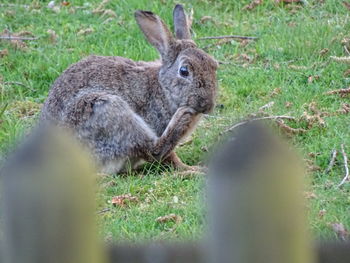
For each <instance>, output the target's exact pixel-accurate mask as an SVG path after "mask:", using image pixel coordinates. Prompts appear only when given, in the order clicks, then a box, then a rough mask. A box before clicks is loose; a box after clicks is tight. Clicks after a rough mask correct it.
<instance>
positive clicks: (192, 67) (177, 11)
mask: <svg viewBox="0 0 350 263" xmlns="http://www.w3.org/2000/svg"><path fill="white" fill-rule="evenodd" d="M135 18H136V21H137V23H138V24H139V26H140V28H141V30H142V32H143V33H144V35H145V36H146V38H147V40H148V41H149V42H150V43H151V44H152V45H153V46H154V47H155V48H156V49H157V50H158V52H159V53H160V56H161V58H162V66H161V68H160V71H159V76H158V82H159V84H160V85H161V87H162V88H163V90H164V91H165V94H166V96H167V97H168V99H169V101H170V103H171V105H172V107H173V109H174V110H175V109H176V108H178V107H181V106H189V107H191V108H193V109H194V110H195V111H197V112H198V113H208V112H210V111H211V110H212V109H213V107H214V105H215V97H216V91H217V80H216V69H217V66H218V64H217V62H216V61H215V59H213V58H212V57H211V56H209V55H208V54H206V53H205V52H204V51H202V50H201V49H199V48H197V46H196V44H195V43H194V42H193V41H192V40H191V35H190V28H189V25H188V19H187V16H186V14H185V12H184V9H183V7H182V6H181V5H176V6H175V8H174V11H173V19H174V29H175V37H174V36H173V34H172V33H171V32H170V30H169V29H168V27H167V26H166V25H165V24H164V22H163V21H162V20H161V19H160V18H159V17H158V16H156V15H155V14H153V13H152V12H149V11H136V12H135Z"/></svg>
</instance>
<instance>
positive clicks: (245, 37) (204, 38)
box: [197, 35, 259, 40]
mask: <svg viewBox="0 0 350 263" xmlns="http://www.w3.org/2000/svg"><path fill="white" fill-rule="evenodd" d="M225 38H236V39H259V38H258V37H248V36H239V35H227V36H209V37H200V38H197V40H206V39H225Z"/></svg>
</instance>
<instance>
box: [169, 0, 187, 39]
mask: <svg viewBox="0 0 350 263" xmlns="http://www.w3.org/2000/svg"><path fill="white" fill-rule="evenodd" d="M173 18H174V26H175V36H176V38H177V39H191V33H190V28H189V26H188V20H187V16H186V14H185V11H184V8H183V6H182V5H179V4H177V5H176V6H175V8H174V11H173Z"/></svg>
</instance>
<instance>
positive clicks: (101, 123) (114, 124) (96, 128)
mask: <svg viewBox="0 0 350 263" xmlns="http://www.w3.org/2000/svg"><path fill="white" fill-rule="evenodd" d="M73 109H79V111H78V114H81V115H82V116H77V117H76V118H75V119H77V120H79V124H78V125H77V126H76V127H77V129H78V136H79V137H80V139H81V140H82V141H83V142H84V143H86V144H87V145H88V146H89V148H90V149H91V150H92V152H93V154H94V156H95V157H96V159H97V161H98V164H99V168H100V170H101V171H102V172H105V173H118V172H120V171H123V170H125V169H126V168H127V167H131V168H134V166H136V165H137V164H139V163H140V162H141V161H142V159H144V157H145V156H147V154H148V149H150V148H152V147H153V145H154V144H155V142H156V141H157V139H158V137H157V136H156V134H155V132H154V131H153V130H152V129H151V128H150V127H149V126H148V125H147V124H146V123H145V121H144V120H143V119H142V118H141V117H140V116H139V115H138V114H136V113H135V112H134V111H133V110H132V109H131V108H130V106H129V105H128V103H126V102H125V101H124V100H123V99H122V98H120V97H119V96H116V95H111V94H106V93H89V94H85V95H84V96H81V97H80V98H79V99H78V101H77V102H76V103H75V106H74V107H73Z"/></svg>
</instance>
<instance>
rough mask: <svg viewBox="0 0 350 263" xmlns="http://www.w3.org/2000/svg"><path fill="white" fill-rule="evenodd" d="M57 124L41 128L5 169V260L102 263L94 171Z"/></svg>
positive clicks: (15, 262) (8, 262)
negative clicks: (98, 239) (96, 217)
mask: <svg viewBox="0 0 350 263" xmlns="http://www.w3.org/2000/svg"><path fill="white" fill-rule="evenodd" d="M88 160H89V159H88V157H87V155H86V154H85V153H84V152H83V151H81V149H80V148H79V147H78V146H77V144H76V143H75V142H74V141H73V140H72V139H71V138H70V137H69V136H68V135H67V134H66V132H65V131H62V130H59V129H58V128H50V127H45V128H42V129H40V130H37V131H36V132H35V133H34V135H32V136H31V138H30V139H28V140H27V141H26V142H25V143H24V144H23V145H22V146H21V147H20V149H19V150H18V151H17V152H16V153H15V154H14V156H13V157H12V158H10V160H9V162H7V164H6V167H5V168H4V169H3V170H2V172H1V182H2V184H1V186H2V193H3V196H2V198H1V199H2V200H1V201H3V206H2V208H1V210H0V211H2V212H3V215H2V219H3V221H4V222H3V227H2V231H0V232H3V238H2V240H3V241H4V242H2V244H1V248H2V251H1V255H0V261H1V262H5V263H47V262H50V263H62V262H65V263H97V262H98V263H101V262H102V260H101V258H100V257H99V256H100V255H99V246H98V244H97V239H96V236H95V233H96V232H95V230H96V224H95V221H94V214H95V209H94V203H95V201H94V194H93V193H94V192H93V188H92V185H93V169H92V168H91V165H90V164H89V163H88V162H89V161H88Z"/></svg>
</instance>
